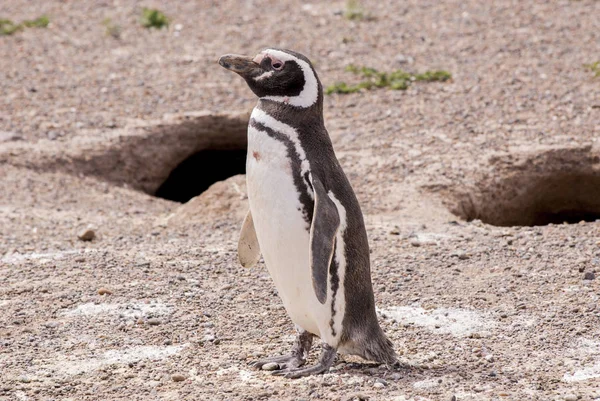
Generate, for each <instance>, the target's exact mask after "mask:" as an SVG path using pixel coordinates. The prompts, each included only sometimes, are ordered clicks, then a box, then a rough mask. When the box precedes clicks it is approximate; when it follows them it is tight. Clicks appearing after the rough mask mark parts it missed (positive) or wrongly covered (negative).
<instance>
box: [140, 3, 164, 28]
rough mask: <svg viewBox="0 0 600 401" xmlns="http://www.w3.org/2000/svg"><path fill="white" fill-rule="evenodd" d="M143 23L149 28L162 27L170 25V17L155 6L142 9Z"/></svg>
mask: <svg viewBox="0 0 600 401" xmlns="http://www.w3.org/2000/svg"><path fill="white" fill-rule="evenodd" d="M142 25H143V26H144V27H146V28H148V29H150V28H156V29H161V28H164V27H167V26H169V18H167V16H166V15H165V14H163V13H162V12H161V11H159V10H157V9H155V8H144V9H142Z"/></svg>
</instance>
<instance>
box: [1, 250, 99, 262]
mask: <svg viewBox="0 0 600 401" xmlns="http://www.w3.org/2000/svg"><path fill="white" fill-rule="evenodd" d="M88 252H97V251H96V250H95V249H86V250H84V251H83V252H82V251H79V250H73V251H63V252H47V253H36V252H33V253H25V254H20V253H11V254H7V255H4V256H3V257H2V262H4V263H10V264H16V263H19V262H25V261H28V260H38V259H42V261H45V262H46V261H50V260H58V259H62V258H63V257H64V256H66V255H74V254H78V253H82V254H83V253H88Z"/></svg>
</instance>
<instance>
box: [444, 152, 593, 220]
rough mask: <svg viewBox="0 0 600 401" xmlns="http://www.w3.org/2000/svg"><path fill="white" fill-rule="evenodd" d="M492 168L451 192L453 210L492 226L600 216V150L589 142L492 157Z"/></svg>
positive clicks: (464, 217)
mask: <svg viewBox="0 0 600 401" xmlns="http://www.w3.org/2000/svg"><path fill="white" fill-rule="evenodd" d="M490 164H491V167H492V170H491V171H488V172H483V173H480V174H482V175H485V176H484V177H483V178H481V179H480V180H479V181H478V182H477V184H476V185H475V186H471V187H470V188H468V190H467V189H466V188H465V189H462V190H460V191H456V192H454V193H453V195H451V196H452V197H453V198H454V199H453V200H454V202H451V203H452V206H451V208H450V209H451V211H452V212H453V213H454V214H456V215H458V216H459V217H461V218H463V219H465V220H467V221H470V220H474V219H480V220H481V221H483V222H484V223H488V224H492V225H495V226H542V225H547V224H551V223H552V224H563V223H568V224H574V223H579V222H581V221H587V222H593V221H596V220H600V152H598V151H597V150H596V152H594V151H593V150H592V148H591V146H587V147H575V148H567V149H545V150H542V151H539V152H528V153H526V154H521V155H514V154H513V155H504V156H494V157H492V158H490Z"/></svg>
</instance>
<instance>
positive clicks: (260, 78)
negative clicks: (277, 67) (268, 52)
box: [252, 70, 275, 81]
mask: <svg viewBox="0 0 600 401" xmlns="http://www.w3.org/2000/svg"><path fill="white" fill-rule="evenodd" d="M273 74H275V71H272V70H271V71H267V72H263V73H262V74H260V75H259V76H257V77H254V78H252V79H254V80H255V81H262V80H263V79H265V78H269V77H270V76H271V75H273Z"/></svg>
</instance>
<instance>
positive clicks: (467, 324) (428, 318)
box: [380, 306, 497, 337]
mask: <svg viewBox="0 0 600 401" xmlns="http://www.w3.org/2000/svg"><path fill="white" fill-rule="evenodd" d="M380 312H381V314H382V315H387V316H389V317H392V318H394V319H396V321H398V322H399V323H401V324H414V325H415V326H420V327H425V328H427V329H429V330H431V331H433V332H434V333H440V334H452V335H453V336H456V337H465V336H469V335H471V334H473V333H476V332H480V331H484V330H490V329H492V328H494V327H495V326H496V325H497V323H496V321H495V320H493V319H491V318H488V317H485V316H484V315H483V314H482V313H481V312H477V311H474V310H470V309H458V308H439V309H432V310H425V309H423V308H421V307H418V306H417V307H414V306H396V307H392V308H388V309H381V310H380ZM436 326H437V327H436Z"/></svg>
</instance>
